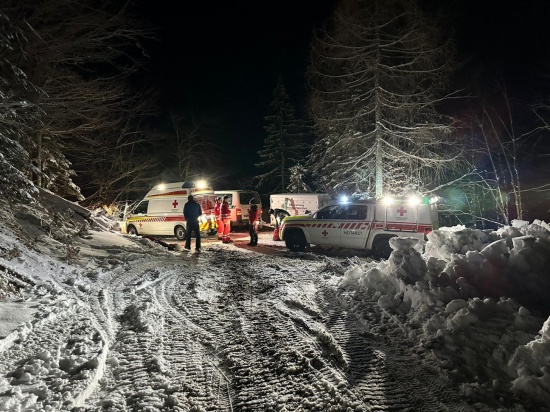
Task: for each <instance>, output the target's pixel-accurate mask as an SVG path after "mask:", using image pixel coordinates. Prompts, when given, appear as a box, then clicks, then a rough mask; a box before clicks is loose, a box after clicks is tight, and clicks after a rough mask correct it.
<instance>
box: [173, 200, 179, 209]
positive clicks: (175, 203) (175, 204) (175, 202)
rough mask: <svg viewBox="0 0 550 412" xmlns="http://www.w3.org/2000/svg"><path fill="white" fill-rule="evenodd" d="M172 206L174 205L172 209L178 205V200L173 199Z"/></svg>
mask: <svg viewBox="0 0 550 412" xmlns="http://www.w3.org/2000/svg"><path fill="white" fill-rule="evenodd" d="M172 206H174V209H175V208H176V207H177V206H178V200H177V199H176V200H174V202H172Z"/></svg>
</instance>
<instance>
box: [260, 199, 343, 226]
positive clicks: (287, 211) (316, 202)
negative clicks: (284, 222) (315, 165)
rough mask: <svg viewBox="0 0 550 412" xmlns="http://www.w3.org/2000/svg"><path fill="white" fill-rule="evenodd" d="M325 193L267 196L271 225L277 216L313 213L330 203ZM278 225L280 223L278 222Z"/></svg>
mask: <svg viewBox="0 0 550 412" xmlns="http://www.w3.org/2000/svg"><path fill="white" fill-rule="evenodd" d="M331 201H332V200H331V198H330V196H329V195H328V194H327V193H277V194H273V195H271V196H269V207H270V209H272V210H273V211H274V212H275V211H276V210H277V211H278V213H272V214H271V215H270V219H271V224H272V225H275V224H276V223H277V222H275V219H276V218H277V217H278V216H282V215H284V216H285V217H286V216H299V215H307V214H309V213H312V212H315V211H316V210H319V209H321V208H322V207H324V206H326V205H328V204H330V203H331ZM279 223H280V222H279Z"/></svg>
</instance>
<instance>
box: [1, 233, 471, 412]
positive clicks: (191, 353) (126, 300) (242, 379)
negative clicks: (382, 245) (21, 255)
mask: <svg viewBox="0 0 550 412" xmlns="http://www.w3.org/2000/svg"><path fill="white" fill-rule="evenodd" d="M243 242H244V241H243ZM272 249H274V248H272ZM264 252H265V250H264ZM272 252H273V251H272ZM272 252H271V253H269V254H265V253H262V251H261V250H259V251H251V250H247V249H246V248H239V247H236V246H235V245H229V246H227V245H221V244H219V243H218V244H212V243H210V244H208V243H207V244H206V245H205V247H203V251H202V252H201V253H200V254H198V253H190V254H181V253H174V252H168V251H167V252H159V253H155V254H147V253H139V254H132V255H128V256H127V257H126V258H125V259H122V260H120V261H119V262H118V263H117V264H115V265H112V266H111V267H110V268H109V270H88V271H86V270H84V271H83V272H82V274H80V275H76V274H73V275H72V276H70V274H68V275H69V276H67V278H68V279H71V280H70V281H67V280H65V281H64V282H59V283H58V284H57V285H54V286H53V287H52V288H51V289H48V288H38V289H37V288H33V290H34V293H35V294H36V293H39V294H41V295H42V296H36V295H35V296H32V299H35V300H36V301H37V305H42V306H40V312H41V313H43V314H44V315H43V316H42V317H41V319H35V320H33V321H32V322H29V323H28V324H27V326H26V327H24V328H19V329H18V330H17V331H15V332H14V333H12V334H11V335H9V336H8V337H7V338H6V339H4V340H3V341H1V342H2V347H0V376H2V378H0V410H10V411H16V410H31V411H39V410H46V411H48V410H52V411H54V410H55V411H58V410H71V408H73V407H75V406H76V407H79V409H77V410H79V411H95V410H108V411H157V410H158V411H190V410H194V411H202V410H205V411H206V410H212V411H269V410H273V411H275V410H298V411H303V410H308V411H313V410H317V411H328V410H335V411H343V410H354V411H364V410H380V411H385V410H407V411H417V410H424V411H444V410H470V409H469V407H468V406H467V405H466V404H463V403H462V402H461V401H460V400H459V397H458V395H457V393H458V391H457V390H456V389H455V388H451V387H447V386H446V383H445V380H444V379H443V378H442V377H441V376H439V375H438V374H437V373H436V372H433V371H435V370H436V369H435V368H434V369H432V368H430V367H429V362H428V361H427V360H426V359H425V358H423V356H422V354H419V353H417V352H415V353H412V352H411V349H410V348H411V347H412V345H411V344H410V343H409V342H408V341H407V340H406V339H405V337H404V336H403V334H402V332H401V330H400V329H399V327H398V325H397V324H394V323H393V322H392V320H391V318H389V317H387V316H385V315H384V314H383V313H382V311H381V310H380V308H379V306H378V305H376V304H375V302H372V305H369V302H362V307H363V312H362V315H361V318H358V317H357V315H356V314H354V313H353V311H351V310H349V307H350V306H349V302H350V300H351V299H353V297H352V296H349V295H348V294H346V293H345V292H344V291H343V290H340V289H339V288H338V283H339V281H340V279H341V276H342V275H341V274H339V273H338V270H335V266H336V269H337V267H338V266H339V265H342V267H343V266H345V265H346V259H345V258H338V257H336V258H334V257H333V258H327V257H326V256H323V255H322V254H315V253H304V254H291V253H288V252H285V251H283V250H282V248H280V249H279V250H278V253H276V254H275V253H272ZM111 263H112V259H111ZM17 282H19V283H21V282H24V280H21V279H18V280H17ZM25 298H26V299H30V298H31V297H30V296H26V297H25ZM40 301H41V302H40ZM365 308H368V310H364V309H365ZM372 325H376V330H377V332H378V331H380V330H383V331H384V332H385V333H384V334H379V333H377V334H374V333H372V332H371V331H370V327H371V326H372ZM2 380H3V382H2ZM8 381H9V382H10V383H8ZM6 388H9V389H6Z"/></svg>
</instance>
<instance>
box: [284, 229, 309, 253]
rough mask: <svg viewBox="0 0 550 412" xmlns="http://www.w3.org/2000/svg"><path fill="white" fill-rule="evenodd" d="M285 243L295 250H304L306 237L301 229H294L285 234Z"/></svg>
mask: <svg viewBox="0 0 550 412" xmlns="http://www.w3.org/2000/svg"><path fill="white" fill-rule="evenodd" d="M285 244H286V247H287V248H288V249H289V250H292V251H293V252H302V251H303V250H304V249H305V248H306V244H307V242H306V238H305V236H304V233H303V232H302V231H300V230H293V231H291V232H289V233H288V234H287V235H286V236H285Z"/></svg>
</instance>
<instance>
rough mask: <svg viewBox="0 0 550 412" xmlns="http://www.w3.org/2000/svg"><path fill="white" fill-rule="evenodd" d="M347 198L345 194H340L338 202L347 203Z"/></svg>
mask: <svg viewBox="0 0 550 412" xmlns="http://www.w3.org/2000/svg"><path fill="white" fill-rule="evenodd" d="M348 202H349V198H348V197H347V196H345V195H344V196H340V203H348Z"/></svg>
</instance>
